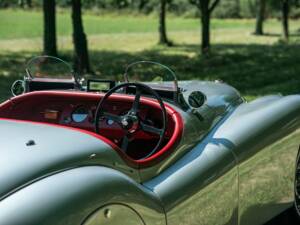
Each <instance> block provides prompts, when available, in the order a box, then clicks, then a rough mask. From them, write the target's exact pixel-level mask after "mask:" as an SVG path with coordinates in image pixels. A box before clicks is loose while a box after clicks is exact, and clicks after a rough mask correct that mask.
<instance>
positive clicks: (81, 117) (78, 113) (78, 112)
mask: <svg viewBox="0 0 300 225" xmlns="http://www.w3.org/2000/svg"><path fill="white" fill-rule="evenodd" d="M88 113H89V112H88V110H87V109H86V108H85V107H83V106H80V107H78V108H77V109H75V110H74V112H73V113H72V120H73V121H74V122H76V123H82V122H83V121H85V120H86V118H87V117H88Z"/></svg>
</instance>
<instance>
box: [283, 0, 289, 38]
mask: <svg viewBox="0 0 300 225" xmlns="http://www.w3.org/2000/svg"><path fill="white" fill-rule="evenodd" d="M282 27H283V38H284V40H285V41H288V40H289V0H282Z"/></svg>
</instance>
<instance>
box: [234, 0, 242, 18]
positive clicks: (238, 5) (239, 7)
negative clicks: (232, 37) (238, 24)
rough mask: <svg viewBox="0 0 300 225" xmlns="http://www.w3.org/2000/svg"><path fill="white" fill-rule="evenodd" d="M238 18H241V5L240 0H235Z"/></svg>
mask: <svg viewBox="0 0 300 225" xmlns="http://www.w3.org/2000/svg"><path fill="white" fill-rule="evenodd" d="M235 8H236V16H237V17H241V3H240V0H235Z"/></svg>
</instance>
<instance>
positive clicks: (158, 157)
mask: <svg viewBox="0 0 300 225" xmlns="http://www.w3.org/2000/svg"><path fill="white" fill-rule="evenodd" d="M62 95H63V96H64V97H67V96H68V97H80V96H84V97H85V98H89V99H90V100H95V97H96V98H98V97H99V100H100V98H101V97H102V96H103V94H95V93H86V92H63V91H39V92H31V93H27V94H24V95H21V96H18V97H15V98H13V99H11V101H7V102H5V103H3V104H1V105H0V106H1V107H0V108H2V107H5V106H8V105H9V106H11V105H12V104H14V103H17V102H19V101H22V100H23V99H24V98H25V99H26V98H28V97H31V96H36V97H40V96H48V97H50V96H52V97H61V96H62ZM110 99H113V100H114V99H116V100H127V101H128V100H133V99H134V97H132V96H126V95H119V94H116V95H112V96H111V98H110ZM141 101H142V102H143V103H145V104H148V105H151V106H152V107H156V108H157V107H159V104H158V103H157V102H156V101H154V100H152V99H148V98H144V97H143V98H142V99H141ZM165 106H166V110H167V112H168V114H169V115H170V116H171V117H172V119H173V120H174V125H175V126H174V131H173V134H172V136H171V138H170V140H169V141H168V143H167V144H166V145H165V146H164V147H163V148H162V149H160V150H159V151H158V152H157V153H155V154H154V155H152V156H150V157H149V158H146V159H141V160H133V159H131V158H129V157H128V156H127V155H126V154H124V152H123V151H122V149H121V148H119V147H118V146H117V145H116V144H114V143H113V142H112V141H111V140H109V139H107V138H105V137H103V136H101V135H99V134H96V133H93V132H91V131H87V130H83V129H80V128H74V127H69V126H64V125H59V124H52V123H46V122H35V121H28V120H19V119H7V118H1V117H3V116H2V115H1V113H0V120H8V121H14V122H26V123H32V124H43V125H48V126H54V127H60V128H65V129H70V130H74V131H78V132H81V133H85V134H88V135H90V136H93V137H95V138H98V139H100V140H101V141H103V142H105V143H107V144H108V145H110V146H111V147H112V148H113V149H114V150H116V151H117V153H118V154H119V155H120V156H121V157H122V158H123V159H124V160H125V162H126V163H127V164H128V165H129V166H131V167H134V168H145V167H150V166H152V165H155V164H157V163H158V162H160V161H162V160H164V159H165V158H166V157H167V156H168V155H170V154H171V153H172V152H173V151H174V150H175V148H176V146H177V145H178V143H179V141H180V140H181V136H182V133H183V121H182V118H181V116H180V115H179V113H178V112H176V111H175V110H174V109H173V108H172V107H171V106H170V105H168V104H165Z"/></svg>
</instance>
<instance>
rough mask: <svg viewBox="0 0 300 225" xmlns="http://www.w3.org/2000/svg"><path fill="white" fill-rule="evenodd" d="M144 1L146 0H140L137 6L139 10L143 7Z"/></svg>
mask: <svg viewBox="0 0 300 225" xmlns="http://www.w3.org/2000/svg"><path fill="white" fill-rule="evenodd" d="M146 3H147V1H146V0H140V2H139V6H138V8H139V11H140V12H141V11H142V10H143V9H144V7H145V5H146Z"/></svg>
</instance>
